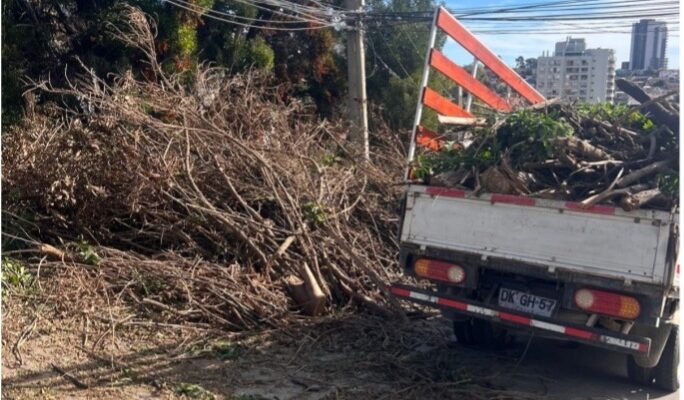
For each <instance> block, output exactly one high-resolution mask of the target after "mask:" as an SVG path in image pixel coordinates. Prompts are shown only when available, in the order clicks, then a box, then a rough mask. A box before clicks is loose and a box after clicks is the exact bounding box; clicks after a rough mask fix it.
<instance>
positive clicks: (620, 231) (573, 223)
mask: <svg viewBox="0 0 684 400" xmlns="http://www.w3.org/2000/svg"><path fill="white" fill-rule="evenodd" d="M559 208H560V207H559ZM663 222H666V221H663ZM667 235H668V228H667V226H660V224H654V223H653V220H651V219H643V218H642V219H640V220H639V222H636V220H635V218H629V217H626V216H612V215H597V214H589V213H581V212H571V211H568V210H565V211H564V212H560V211H559V209H554V208H544V207H527V206H518V205H513V204H501V203H495V204H491V203H490V202H486V201H482V200H473V199H461V198H452V197H444V196H436V197H433V196H429V195H427V194H421V193H417V192H409V199H408V204H407V210H406V215H405V219H404V228H403V229H402V241H404V242H410V243H414V244H417V245H425V246H430V247H436V248H442V249H449V250H457V251H465V252H469V253H475V254H482V255H488V256H494V257H501V258H505V259H511V260H516V261H522V262H526V263H531V264H538V265H548V266H554V267H557V268H563V269H566V270H577V271H582V272H585V273H590V274H594V275H600V276H607V277H614V278H619V279H630V280H633V281H644V282H651V283H662V282H663V280H664V277H665V276H666V274H665V271H664V269H665V262H664V260H665V249H666V246H667Z"/></svg>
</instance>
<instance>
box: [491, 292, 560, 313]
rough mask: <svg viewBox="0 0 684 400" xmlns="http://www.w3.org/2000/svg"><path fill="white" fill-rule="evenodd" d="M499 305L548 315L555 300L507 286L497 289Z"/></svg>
mask: <svg viewBox="0 0 684 400" xmlns="http://www.w3.org/2000/svg"><path fill="white" fill-rule="evenodd" d="M499 306H501V307H505V308H509V309H511V310H517V311H523V312H526V313H529V314H535V315H541V316H542V317H550V316H551V314H552V313H553V310H554V309H555V308H556V300H554V299H549V298H547V297H541V296H536V295H533V294H530V293H525V292H521V291H519V290H513V289H508V288H501V289H499Z"/></svg>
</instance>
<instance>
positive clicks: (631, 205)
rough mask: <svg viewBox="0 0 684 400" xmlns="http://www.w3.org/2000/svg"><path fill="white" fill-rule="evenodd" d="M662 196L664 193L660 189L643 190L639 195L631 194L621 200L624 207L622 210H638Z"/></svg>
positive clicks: (621, 205)
mask: <svg viewBox="0 0 684 400" xmlns="http://www.w3.org/2000/svg"><path fill="white" fill-rule="evenodd" d="M661 195H662V193H661V192H660V189H658V188H655V189H648V190H643V191H641V192H637V193H630V194H627V195H626V196H624V197H623V198H622V199H621V200H620V207H622V209H623V210H625V211H632V210H636V209H637V208H639V207H641V206H643V205H645V204H647V203H649V202H650V201H651V200H654V199H656V198H658V197H660V196H661Z"/></svg>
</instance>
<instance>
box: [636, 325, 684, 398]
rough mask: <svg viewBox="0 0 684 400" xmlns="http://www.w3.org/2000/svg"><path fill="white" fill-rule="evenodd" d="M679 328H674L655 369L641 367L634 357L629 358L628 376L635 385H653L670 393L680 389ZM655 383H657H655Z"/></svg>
mask: <svg viewBox="0 0 684 400" xmlns="http://www.w3.org/2000/svg"><path fill="white" fill-rule="evenodd" d="M678 368H679V328H678V327H677V326H673V327H672V330H671V331H670V335H669V337H668V338H667V343H666V344H665V348H664V349H663V354H662V355H661V356H660V361H658V364H657V365H656V366H655V367H653V368H645V367H641V366H639V365H638V364H637V363H636V361H635V360H634V357H633V356H628V357H627V375H628V376H629V379H630V380H632V381H633V382H634V383H637V384H640V385H653V386H655V387H657V388H659V389H663V390H666V391H668V392H674V391H676V390H677V389H679V377H678V376H677V370H678ZM654 381H655V382H654Z"/></svg>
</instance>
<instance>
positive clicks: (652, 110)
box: [615, 78, 679, 132]
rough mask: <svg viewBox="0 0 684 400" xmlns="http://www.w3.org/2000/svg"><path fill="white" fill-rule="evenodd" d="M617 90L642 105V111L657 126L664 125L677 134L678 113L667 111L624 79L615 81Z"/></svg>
mask: <svg viewBox="0 0 684 400" xmlns="http://www.w3.org/2000/svg"><path fill="white" fill-rule="evenodd" d="M615 84H616V85H617V87H618V89H620V90H622V91H623V92H625V93H627V94H628V95H629V96H631V97H632V98H633V99H634V100H636V101H638V102H639V103H642V104H643V109H644V111H646V113H648V114H650V116H649V117H650V118H651V119H653V120H654V121H655V122H657V123H658V124H662V125H666V126H667V127H668V128H670V130H672V131H673V132H679V113H678V112H677V113H675V112H672V111H669V110H668V109H667V108H665V107H664V106H663V105H662V104H660V103H658V102H654V101H651V100H653V99H652V98H651V96H649V95H648V94H647V93H646V92H644V90H643V89H642V88H640V87H639V86H637V85H636V84H634V83H632V82H630V81H628V80H626V79H622V78H620V79H616V80H615Z"/></svg>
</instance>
